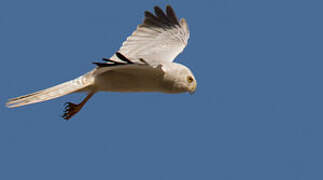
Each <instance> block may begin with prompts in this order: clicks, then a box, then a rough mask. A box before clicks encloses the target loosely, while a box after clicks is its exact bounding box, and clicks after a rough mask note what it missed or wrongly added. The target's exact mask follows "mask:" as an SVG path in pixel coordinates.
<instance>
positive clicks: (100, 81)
mask: <svg viewBox="0 0 323 180" xmlns="http://www.w3.org/2000/svg"><path fill="white" fill-rule="evenodd" d="M161 78H162V77H160V75H159V74H155V73H149V72H141V71H138V72H134V73H133V72H116V71H108V72H105V73H103V74H101V75H99V76H97V77H96V82H95V84H96V87H97V89H98V90H99V91H112V92H155V91H161V86H160V79H161Z"/></svg>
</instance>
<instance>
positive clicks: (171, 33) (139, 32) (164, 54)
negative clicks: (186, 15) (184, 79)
mask: <svg viewBox="0 0 323 180" xmlns="http://www.w3.org/2000/svg"><path fill="white" fill-rule="evenodd" d="M189 34H190V33H189V29H188V25H187V23H186V21H185V19H181V20H180V22H179V21H178V20H177V17H176V15H175V12H174V10H173V9H172V7H171V6H167V7H166V14H165V13H164V12H163V11H162V9H160V8H159V7H157V6H156V7H155V15H153V14H152V13H150V12H148V11H146V12H145V19H144V22H143V23H142V24H140V25H139V26H138V27H137V29H136V30H135V31H134V32H133V33H132V35H131V36H129V37H128V38H127V40H126V41H125V42H123V44H122V47H121V48H120V50H119V52H120V53H121V54H123V55H125V56H126V57H128V58H129V59H131V60H132V61H137V62H138V61H139V59H144V60H145V61H146V62H148V63H149V64H150V65H158V64H161V63H164V62H172V61H173V60H174V59H175V57H176V56H177V55H178V54H179V53H181V52H182V51H183V49H184V48H185V46H186V44H187V41H188V39H189ZM111 59H113V60H118V57H117V56H116V55H113V56H112V57H111Z"/></svg>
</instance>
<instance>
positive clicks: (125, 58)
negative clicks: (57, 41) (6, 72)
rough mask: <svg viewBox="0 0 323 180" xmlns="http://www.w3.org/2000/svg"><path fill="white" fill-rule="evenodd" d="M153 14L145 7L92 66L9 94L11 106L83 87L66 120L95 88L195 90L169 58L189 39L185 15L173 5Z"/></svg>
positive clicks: (185, 70) (68, 106)
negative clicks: (115, 45) (121, 38)
mask: <svg viewBox="0 0 323 180" xmlns="http://www.w3.org/2000/svg"><path fill="white" fill-rule="evenodd" d="M154 10H155V14H153V13H151V12H149V11H146V12H145V18H144V21H143V23H142V24H140V25H138V27H137V29H136V30H135V31H134V32H133V33H132V34H131V35H130V36H129V37H128V38H127V39H126V41H124V42H123V44H122V46H121V48H120V49H119V51H117V52H116V53H115V54H114V55H113V56H112V57H111V58H102V60H103V61H102V62H94V64H95V65H96V68H94V69H93V70H92V71H90V72H88V73H86V74H84V75H82V76H80V77H78V78H76V79H73V80H70V81H67V82H64V83H62V84H58V85H56V86H53V87H50V88H47V89H44V90H40V91H37V92H34V93H31V94H27V95H24V96H20V97H16V98H12V99H9V100H8V102H7V103H6V106H7V107H9V108H14V107H19V106H24V105H28V104H33V103H38V102H42V101H47V100H51V99H54V98H58V97H61V96H64V95H67V94H71V93H77V92H86V93H87V96H86V97H85V98H84V99H83V100H82V102H80V103H79V104H74V103H71V102H67V103H66V106H65V111H64V114H63V116H62V117H63V118H64V119H66V120H68V119H70V118H71V117H73V116H74V115H75V114H76V113H78V112H79V111H80V110H81V109H82V107H83V106H84V105H85V104H86V102H87V101H88V100H89V99H90V98H91V97H92V96H93V95H94V94H95V93H96V92H99V91H110V92H163V93H184V92H189V93H193V92H194V91H195V90H196V86H197V83H196V80H195V77H194V75H193V73H192V72H191V71H190V69H189V68H187V67H186V66H184V65H182V64H179V63H175V62H173V60H174V59H175V57H176V56H177V55H178V54H179V53H181V52H182V51H183V50H184V48H185V46H186V45H187V42H188V39H189V35H190V33H189V29H188V25H187V23H186V21H185V19H183V18H182V19H181V20H180V21H178V19H177V17H176V15H175V12H174V10H173V8H172V7H171V6H170V5H168V6H166V11H165V12H164V11H163V10H162V9H161V8H160V7H158V6H155V7H154Z"/></svg>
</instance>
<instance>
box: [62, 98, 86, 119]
mask: <svg viewBox="0 0 323 180" xmlns="http://www.w3.org/2000/svg"><path fill="white" fill-rule="evenodd" d="M81 108H82V106H81V105H79V104H73V103H71V102H67V103H65V111H64V114H63V116H62V117H63V118H64V119H66V120H69V119H70V118H71V117H73V116H74V115H75V114H76V113H78V112H79V111H80V110H81Z"/></svg>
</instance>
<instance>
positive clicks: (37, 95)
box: [6, 75, 91, 108]
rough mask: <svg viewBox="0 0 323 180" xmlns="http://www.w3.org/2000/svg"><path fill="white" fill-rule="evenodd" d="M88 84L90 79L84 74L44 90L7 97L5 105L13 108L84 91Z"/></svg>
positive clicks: (89, 84)
mask: <svg viewBox="0 0 323 180" xmlns="http://www.w3.org/2000/svg"><path fill="white" fill-rule="evenodd" d="M90 86H91V80H90V79H89V78H88V77H86V75H84V76H80V77H78V78H76V79H74V80H71V81H67V82H64V83H62V84H58V85H56V86H53V87H50V88H47V89H44V90H40V91H37V92H34V93H31V94H27V95H24V96H19V97H16V98H12V99H9V100H8V102H7V103H6V106H7V107H9V108H14V107H19V106H25V105H28V104H33V103H38V102H43V101H47V100H51V99H54V98H58V97H61V96H64V95H67V94H71V93H74V92H81V91H85V90H87V89H88V87H90Z"/></svg>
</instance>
